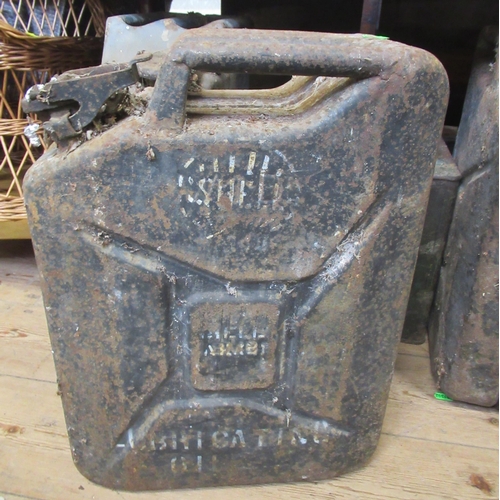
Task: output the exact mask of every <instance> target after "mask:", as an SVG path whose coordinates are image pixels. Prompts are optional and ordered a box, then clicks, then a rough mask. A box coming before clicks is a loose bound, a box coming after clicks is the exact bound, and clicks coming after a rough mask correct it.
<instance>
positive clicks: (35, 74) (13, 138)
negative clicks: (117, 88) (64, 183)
mask: <svg viewBox="0 0 500 500" xmlns="http://www.w3.org/2000/svg"><path fill="white" fill-rule="evenodd" d="M105 22H106V19H105V11H104V9H103V7H102V4H101V3H100V1H99V0H85V1H81V2H77V1H69V0H52V2H51V1H50V0H27V1H22V2H21V1H20V0H19V1H17V2H16V1H13V0H11V1H0V222H2V221H6V220H20V219H24V218H26V211H25V209H24V203H23V191H22V178H23V176H24V174H25V172H26V170H27V169H28V168H29V167H30V166H31V165H32V164H33V163H34V162H35V161H36V159H37V158H38V157H39V156H40V155H41V154H42V153H43V152H44V150H45V146H46V145H45V143H44V142H43V137H42V131H41V130H40V132H39V134H38V135H39V137H40V140H41V142H42V145H41V146H40V147H35V146H32V145H31V144H30V142H29V140H28V139H27V138H26V137H25V135H24V129H25V127H26V126H27V125H28V124H31V123H34V122H36V117H26V115H25V114H24V113H23V111H22V108H21V100H22V98H23V97H24V94H25V92H26V90H27V89H28V88H29V87H31V86H33V85H35V84H44V83H47V82H48V81H49V80H50V78H51V77H52V76H53V75H55V74H60V73H62V72H64V71H68V70H70V69H75V68H81V67H87V66H94V65H96V64H99V62H100V59H101V53H102V39H101V38H96V37H95V36H91V35H95V34H97V35H102V34H103V33H104V27H105Z"/></svg>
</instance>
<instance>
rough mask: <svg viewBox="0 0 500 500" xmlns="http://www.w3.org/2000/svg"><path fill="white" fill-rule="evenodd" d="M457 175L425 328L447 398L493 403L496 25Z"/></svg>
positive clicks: (474, 92) (484, 38)
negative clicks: (443, 251)
mask: <svg viewBox="0 0 500 500" xmlns="http://www.w3.org/2000/svg"><path fill="white" fill-rule="evenodd" d="M454 158H455V161H456V164H457V166H458V168H459V170H460V172H461V174H462V176H463V178H462V181H461V184H460V188H459V191H458V195H457V200H456V203H455V208H454V212H453V221H452V224H451V228H450V235H449V238H448V243H447V247H446V251H445V255H444V262H443V266H442V268H441V273H440V278H439V285H438V290H437V294H436V300H435V304H434V308H433V311H432V314H431V321H430V327H429V347H430V354H431V367H432V372H433V374H434V377H435V379H436V381H437V385H438V388H439V389H440V390H441V391H443V392H444V393H446V394H447V395H448V396H449V397H451V398H452V399H455V400H458V401H464V402H466V403H472V404H477V405H482V406H493V405H495V404H496V403H497V402H498V28H496V27H489V28H486V29H484V30H483V32H482V34H481V37H480V40H479V43H478V47H477V50H476V55H475V59H474V63H473V68H472V73H471V77H470V80H469V86H468V88H467V94H466V98H465V103H464V109H463V113H462V118H461V121H460V126H459V128H458V134H457V140H456V144H455V150H454Z"/></svg>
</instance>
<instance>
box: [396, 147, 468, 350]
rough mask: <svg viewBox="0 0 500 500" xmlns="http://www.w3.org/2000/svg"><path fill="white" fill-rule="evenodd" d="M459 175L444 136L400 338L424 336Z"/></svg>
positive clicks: (411, 341)
mask: <svg viewBox="0 0 500 500" xmlns="http://www.w3.org/2000/svg"><path fill="white" fill-rule="evenodd" d="M460 178H461V175H460V171H459V170H458V168H457V166H456V164H455V162H454V160H453V158H452V157H451V153H450V151H449V150H448V147H447V146H446V144H445V142H444V140H441V141H440V142H439V145H438V154H437V158H436V167H435V170H434V177H433V179H432V187H431V194H430V196H429V204H428V205H427V214H426V216H425V223H424V230H423V233H422V239H421V240H420V247H419V249H418V258H417V265H416V266H415V274H414V275H413V283H412V285H411V292H410V299H409V301H408V310H407V311H406V319H405V324H404V327H403V334H402V336H401V341H402V342H405V343H408V344H422V343H424V342H425V341H426V339H427V328H428V324H429V316H430V312H431V308H432V304H433V302H434V295H435V293H436V287H437V284H438V280H439V271H440V269H441V264H442V260H443V254H444V249H445V246H446V240H447V238H448V232H449V230H450V224H451V220H452V217H453V208H454V206H455V199H456V197H457V191H458V186H459V183H460Z"/></svg>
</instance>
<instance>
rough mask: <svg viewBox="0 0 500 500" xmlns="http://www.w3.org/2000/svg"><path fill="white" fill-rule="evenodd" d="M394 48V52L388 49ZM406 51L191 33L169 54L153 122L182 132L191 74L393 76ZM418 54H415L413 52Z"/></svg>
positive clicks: (288, 34)
mask: <svg viewBox="0 0 500 500" xmlns="http://www.w3.org/2000/svg"><path fill="white" fill-rule="evenodd" d="M389 48H390V50H388V49H389ZM406 49H408V47H406V46H404V45H402V44H398V43H395V42H389V41H387V40H381V39H379V38H377V37H374V36H370V35H345V34H331V33H306V32H298V31H272V30H201V29H200V30H189V31H187V32H186V33H184V34H183V35H181V36H180V37H179V38H178V40H177V41H176V43H175V44H174V45H173V46H172V48H171V50H170V51H169V52H168V53H167V55H166V57H165V60H164V63H163V65H162V67H161V69H160V72H159V75H158V79H157V81H156V84H155V88H154V90H153V95H152V97H151V101H150V104H149V108H148V115H147V116H148V119H149V121H157V122H159V123H158V125H160V126H161V127H162V128H167V129H182V127H183V125H184V120H185V116H186V99H187V89H188V82H189V76H190V71H191V70H193V69H197V70H203V71H220V72H226V73H231V72H234V73H238V72H239V73H268V74H281V75H303V76H331V77H352V78H354V79H357V80H360V79H364V78H369V77H373V76H377V75H379V76H382V77H383V74H384V73H393V72H395V71H396V68H395V66H397V67H401V64H400V61H401V59H402V56H403V55H406ZM413 50H415V49H413Z"/></svg>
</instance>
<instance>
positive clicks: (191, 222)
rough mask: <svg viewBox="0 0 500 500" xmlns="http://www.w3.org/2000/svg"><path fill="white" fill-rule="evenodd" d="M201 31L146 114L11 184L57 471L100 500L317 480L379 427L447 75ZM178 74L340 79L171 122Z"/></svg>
mask: <svg viewBox="0 0 500 500" xmlns="http://www.w3.org/2000/svg"><path fill="white" fill-rule="evenodd" d="M209 31H210V30H205V33H203V32H202V30H199V31H198V32H195V31H194V30H192V31H190V32H189V33H186V34H185V35H182V36H181V37H180V38H179V40H178V42H177V44H176V45H175V46H174V47H173V49H172V50H171V51H170V52H169V53H168V54H166V58H165V62H164V65H163V67H162V69H161V71H160V73H159V77H158V80H157V82H156V86H155V88H154V91H153V94H152V97H151V101H150V103H149V108H148V110H147V112H146V113H145V114H144V115H142V116H130V117H128V118H126V119H124V120H122V121H120V122H119V123H117V124H116V125H114V126H111V127H109V128H108V129H107V130H105V131H103V132H102V133H100V134H97V135H96V136H94V137H93V138H91V140H88V141H87V142H83V143H81V144H80V143H75V144H68V145H67V147H60V148H59V149H56V148H54V149H52V150H51V151H49V152H48V153H47V154H46V155H45V156H44V157H43V158H42V159H41V160H40V161H39V162H38V163H37V164H36V165H35V166H34V167H33V168H32V169H31V170H30V171H29V173H28V176H27V179H26V181H25V184H26V186H25V192H26V200H27V207H28V213H29V221H30V224H31V230H32V236H33V241H34V246H35V248H36V255H37V262H38V265H39V268H40V271H41V274H42V277H43V293H44V301H45V305H46V311H47V318H48V323H49V329H50V333H51V340H52V344H53V349H54V357H55V361H56V367H57V372H58V377H59V383H60V389H61V393H62V401H63V405H64V410H65V414H66V421H67V425H68V433H69V436H70V440H71V445H72V449H73V456H74V460H75V463H76V465H77V467H78V468H79V469H80V471H81V472H82V473H83V474H84V475H86V476H87V477H89V478H90V479H92V480H93V481H95V482H98V483H100V484H103V485H106V486H108V487H113V488H123V489H130V490H144V489H161V488H178V487H196V486H209V485H223V484H248V483H263V482H276V481H280V482H283V481H293V480H316V479H322V478H330V477H333V476H335V475H338V474H341V473H343V472H346V471H349V470H352V469H355V468H357V467H359V466H361V465H362V464H364V463H366V461H367V460H368V459H369V458H370V456H371V454H372V453H373V451H374V449H375V446H376V444H377V441H378V438H379V435H380V430H381V426H382V420H383V416H384V411H385V406H386V401H387V397H388V392H389V385H390V381H391V377H392V372H393V366H394V359H395V354H396V347H397V344H398V341H399V338H400V335H401V329H402V325H403V320H404V313H405V309H406V303H407V299H408V293H409V283H410V279H411V275H412V273H413V268H414V265H415V259H416V253H417V248H418V242H419V241H420V236H421V230H422V224H423V218H424V214H425V206H426V203H427V198H428V194H429V189H430V183H431V178H432V170H433V164H434V158H435V152H436V142H437V138H438V137H439V133H440V130H441V128H442V122H443V118H444V111H445V107H446V101H447V95H448V83H447V79H446V75H445V73H444V70H443V68H442V66H441V65H440V64H439V62H438V61H437V60H436V59H435V58H434V57H432V56H431V55H429V54H428V53H426V52H424V51H421V50H418V49H413V48H410V47H406V46H404V45H401V44H397V43H392V42H387V41H380V40H376V39H373V38H371V37H369V38H366V37H362V36H357V35H351V36H347V35H331V34H328V35H326V34H316V33H300V32H273V31H253V30H246V31H236V30H235V31H232V30H227V32H224V33H222V32H221V30H211V31H210V32H209ZM217 31H218V32H217ZM250 49H251V50H250ZM193 69H200V70H205V71H206V70H208V71H228V72H231V71H248V72H252V71H255V72H270V73H283V74H293V75H304V76H308V75H309V76H323V77H347V78H350V79H351V80H350V82H349V84H348V85H342V86H340V87H338V86H335V85H333V86H332V87H331V91H330V92H329V93H327V95H324V96H323V97H322V99H320V100H319V101H312V102H311V103H310V105H309V106H304V107H302V108H300V110H299V112H298V113H297V114H289V115H285V116H283V115H266V114H265V113H262V114H260V115H257V116H255V115H238V114H236V115H234V114H233V115H228V114H221V115H205V116H191V117H187V118H186V114H185V103H186V95H187V88H188V80H189V75H190V73H191V71H192V70H193ZM77 146H79V147H77Z"/></svg>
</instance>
